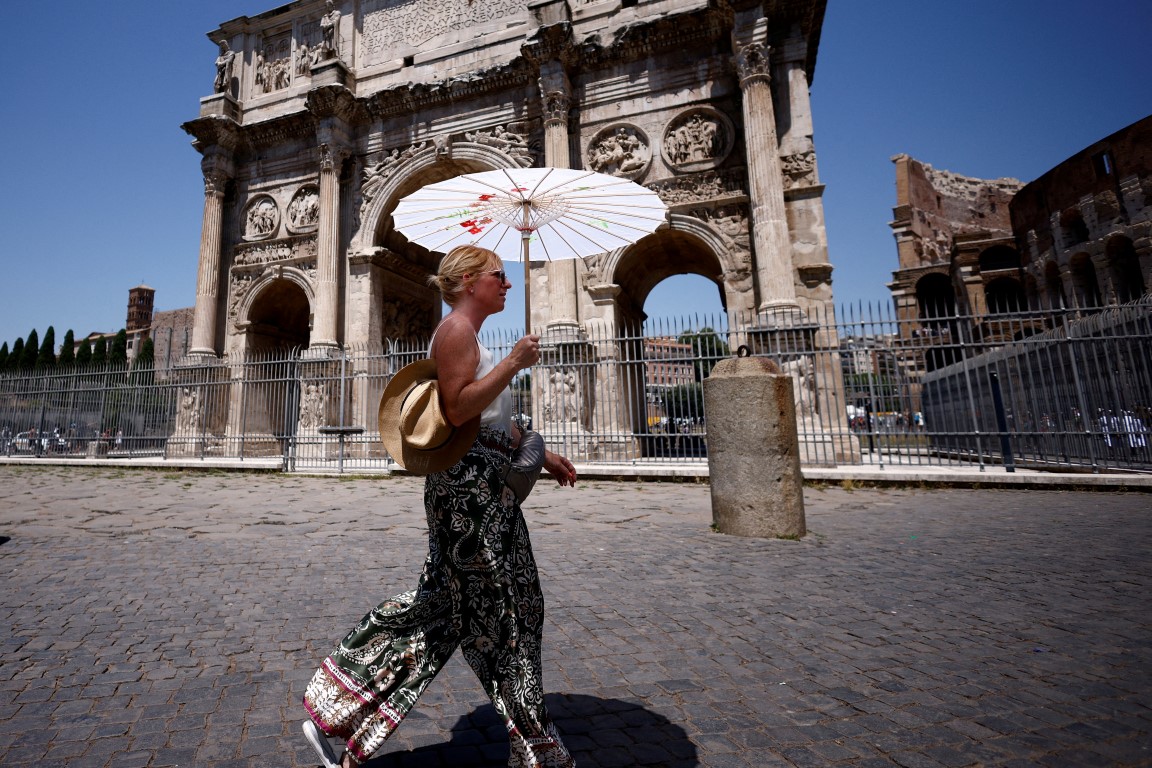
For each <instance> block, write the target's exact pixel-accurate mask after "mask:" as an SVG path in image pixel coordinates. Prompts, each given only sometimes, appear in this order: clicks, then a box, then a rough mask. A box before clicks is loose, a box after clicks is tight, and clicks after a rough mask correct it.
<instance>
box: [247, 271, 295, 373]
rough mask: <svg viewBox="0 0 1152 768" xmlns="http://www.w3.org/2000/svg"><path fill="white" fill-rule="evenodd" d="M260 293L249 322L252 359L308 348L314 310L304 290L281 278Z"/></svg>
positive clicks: (248, 341)
mask: <svg viewBox="0 0 1152 768" xmlns="http://www.w3.org/2000/svg"><path fill="white" fill-rule="evenodd" d="M257 290H258V293H257V294H256V295H255V297H253V299H252V302H251V304H250V305H249V307H248V313H247V318H246V321H247V322H246V327H245V334H246V335H247V344H246V349H247V351H248V353H249V355H252V354H263V353H270V352H273V351H279V350H285V349H293V348H299V349H303V348H306V347H307V346H308V336H309V332H310V325H311V322H310V318H311V306H310V303H309V301H308V294H306V293H305V292H304V289H303V288H301V287H300V286H299V285H297V284H296V283H295V282H293V281H291V280H288V279H287V278H283V277H280V278H276V279H273V280H272V281H270V282H269V283H267V284H266V285H264V286H262V287H260V288H258V289H257Z"/></svg>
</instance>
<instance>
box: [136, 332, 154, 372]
mask: <svg viewBox="0 0 1152 768" xmlns="http://www.w3.org/2000/svg"><path fill="white" fill-rule="evenodd" d="M155 365H156V345H155V344H153V343H152V337H151V336H149V337H148V338H146V339H144V343H143V344H141V345H140V352H139V353H138V354H137V355H136V367H137V368H152V367H154V366H155Z"/></svg>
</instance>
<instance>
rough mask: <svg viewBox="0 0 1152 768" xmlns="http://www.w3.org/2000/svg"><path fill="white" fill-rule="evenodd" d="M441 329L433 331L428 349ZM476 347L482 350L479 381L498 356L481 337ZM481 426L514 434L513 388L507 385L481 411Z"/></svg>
mask: <svg viewBox="0 0 1152 768" xmlns="http://www.w3.org/2000/svg"><path fill="white" fill-rule="evenodd" d="M439 330H440V326H436V330H435V331H433V332H432V338H431V339H430V340H429V341H428V351H429V353H431V351H432V342H434V341H435V340H436V333H437V332H438V331H439ZM476 347H477V348H478V349H479V350H480V361H479V362H478V363H476V376H475V377H474V379H473V381H479V380H480V379H482V378H484V377H485V376H487V375H488V373H489V372H490V371H491V370H492V369H493V368H495V367H496V357H495V355H493V354H492V350H490V349H488V347H486V346H484V345H483V344H481V343H480V337H479V336H477V337H476ZM480 426H482V427H491V428H492V429H498V430H500V431H501V432H503V433H504V434H506V435H508V436H509V437H511V435H512V389H511V387H505V388H504V391H502V392H501V393H500V394H499V395H498V396H497V397H496V399H495V400H493V401H492V402H491V403H489V404H488V407H487V408H485V409H484V410H483V411H482V412H481V413H480Z"/></svg>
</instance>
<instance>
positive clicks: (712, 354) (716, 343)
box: [676, 326, 731, 381]
mask: <svg viewBox="0 0 1152 768" xmlns="http://www.w3.org/2000/svg"><path fill="white" fill-rule="evenodd" d="M676 341H678V342H680V343H681V344H691V345H692V356H693V357H695V358H696V366H695V367H696V370H695V375H696V381H704V379H705V378H707V377H708V374H710V373H712V368H713V366H715V365H716V363H718V362H720V360H722V359H723V358H725V357H728V355H729V354H731V352H730V350H729V349H728V345H727V344H726V343H724V340H723V339H721V338H720V334H718V333H716V330H715V329H714V328H709V327H708V326H704V327H703V328H701V329H700V330H698V331H685V332H684V333H682V334H680V335H679V336H678V337H677V338H676Z"/></svg>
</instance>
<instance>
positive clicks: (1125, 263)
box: [1105, 235, 1146, 304]
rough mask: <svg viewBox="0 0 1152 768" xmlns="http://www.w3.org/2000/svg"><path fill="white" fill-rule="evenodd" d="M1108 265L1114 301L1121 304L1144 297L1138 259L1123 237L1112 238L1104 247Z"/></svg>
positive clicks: (1130, 245)
mask: <svg viewBox="0 0 1152 768" xmlns="http://www.w3.org/2000/svg"><path fill="white" fill-rule="evenodd" d="M1105 253H1106V254H1107V256H1108V265H1109V267H1110V268H1111V271H1112V285H1113V292H1114V293H1115V294H1116V301H1117V303H1119V304H1123V303H1125V302H1129V301H1135V300H1136V299H1138V298H1140V297H1141V296H1143V295H1144V293H1145V291H1146V286H1145V285H1144V275H1143V273H1141V271H1140V257H1139V256H1137V255H1136V248H1135V247H1134V246H1133V245H1132V241H1131V240H1130V239H1128V238H1127V237H1124V236H1122V235H1121V236H1117V237H1113V238H1111V239H1109V240H1108V243H1107V245H1106V246H1105Z"/></svg>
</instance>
